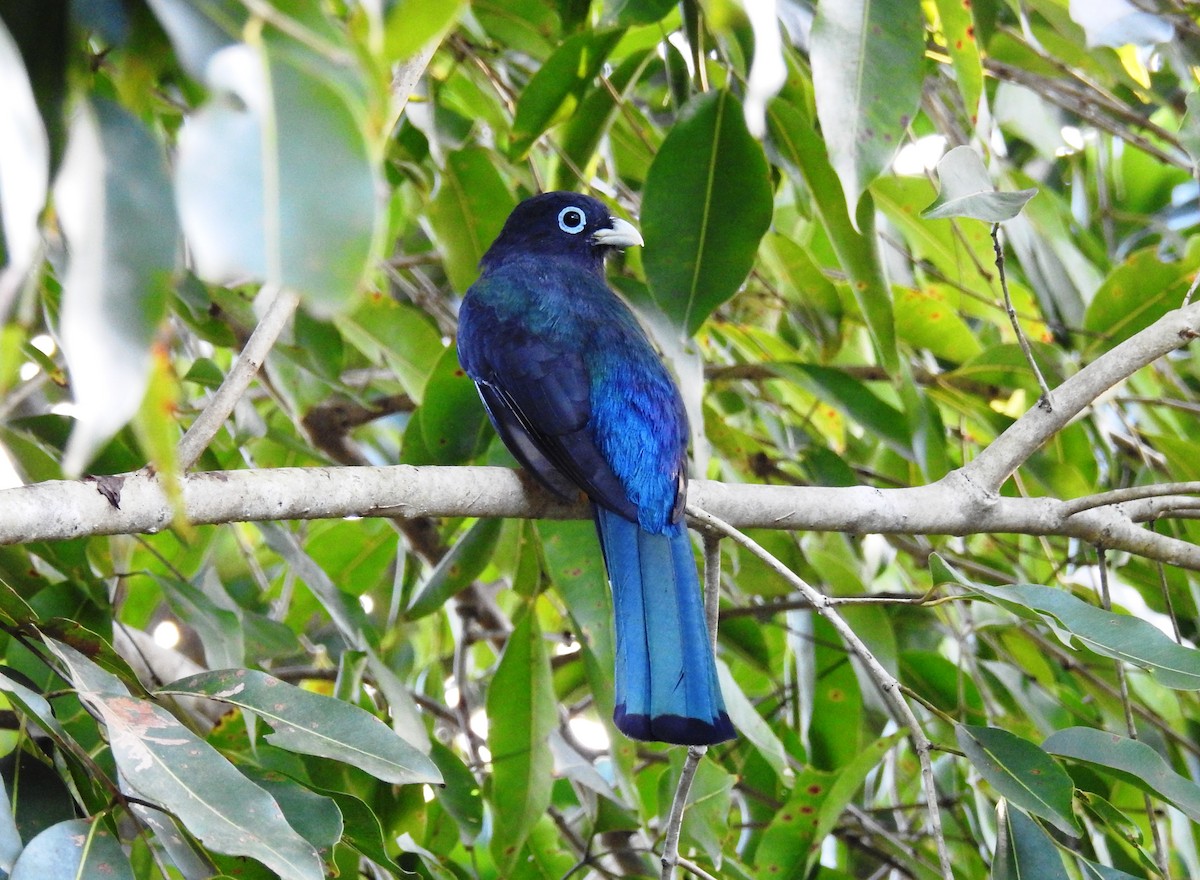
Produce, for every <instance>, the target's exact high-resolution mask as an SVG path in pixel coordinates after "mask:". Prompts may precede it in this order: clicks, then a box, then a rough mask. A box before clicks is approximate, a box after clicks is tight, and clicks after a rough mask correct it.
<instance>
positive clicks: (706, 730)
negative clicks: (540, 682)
mask: <svg viewBox="0 0 1200 880" xmlns="http://www.w3.org/2000/svg"><path fill="white" fill-rule="evenodd" d="M596 527H597V530H598V531H599V533H600V542H601V546H602V547H603V549H604V561H605V565H606V566H607V568H608V577H609V581H610V582H611V583H612V590H613V607H614V611H615V613H616V635H617V646H616V651H617V657H616V704H617V708H616V712H615V713H614V719H615V721H616V724H617V727H618V728H619V729H620V730H621V731H622V732H623V733H625V734H626V735H627V736H630V737H632V738H634V739H642V740H652V741H656V742H668V743H677V744H680V745H707V744H711V743H717V742H721V741H722V740H727V739H730V738H732V737H733V736H734V735H735V733H734V730H733V725H732V724H730V722H729V716H728V715H727V714H726V713H725V704H724V702H723V701H722V699H721V690H720V686H719V685H718V684H717V669H716V661H715V659H714V657H713V652H712V645H711V643H710V642H709V638H708V627H707V625H706V623H705V620H704V607H703V604H702V601H701V596H700V583H699V580H698V578H697V576H696V562H695V559H694V557H693V556H692V545H691V541H690V539H689V538H688V534H687V530H686V529H685V528H684V527H683V525H682V524H681V525H678V526H673V527H671V528H670V529H669V530H668V531H667V532H666V533H664V534H653V533H651V532H647V531H645V530H644V529H642V528H640V527H639V526H638V525H637V524H636V523H633V522H630V521H629V520H627V519H625V518H624V517H622V516H619V515H617V514H615V513H613V512H611V511H608V510H605V509H603V508H599V507H598V508H596Z"/></svg>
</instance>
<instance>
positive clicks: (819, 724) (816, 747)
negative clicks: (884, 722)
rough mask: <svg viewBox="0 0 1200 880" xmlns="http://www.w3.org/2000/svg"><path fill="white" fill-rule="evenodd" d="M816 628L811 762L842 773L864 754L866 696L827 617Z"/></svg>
mask: <svg viewBox="0 0 1200 880" xmlns="http://www.w3.org/2000/svg"><path fill="white" fill-rule="evenodd" d="M812 627H813V629H812V633H813V649H812V660H813V683H812V689H813V690H812V721H811V722H809V728H808V741H809V752H810V760H811V761H812V763H813V765H814V766H816V767H819V768H821V769H823V770H840V769H841V768H842V767H845V766H846V765H847V764H849V763H851V762H852V761H853V760H854V759H855V758H856V757H858V756H859V755H860V754H862V745H863V695H862V690H861V689H860V688H859V686H858V675H857V674H856V673H855V671H854V664H852V663H851V662H850V653H849V651H848V650H847V649H846V646H845V643H844V642H843V641H842V639H841V636H839V635H838V633H837V630H835V629H834V628H833V625H832V624H831V623H829V621H827V620H826V619H825V618H824V617H817V618H815V619H814V620H813V623H812Z"/></svg>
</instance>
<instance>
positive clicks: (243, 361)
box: [178, 285, 300, 471]
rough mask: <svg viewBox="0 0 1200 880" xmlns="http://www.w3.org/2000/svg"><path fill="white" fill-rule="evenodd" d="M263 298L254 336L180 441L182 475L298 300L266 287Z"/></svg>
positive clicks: (232, 404) (233, 402)
mask: <svg viewBox="0 0 1200 880" xmlns="http://www.w3.org/2000/svg"><path fill="white" fill-rule="evenodd" d="M262 295H270V296H271V303H270V305H268V306H267V310H266V312H265V313H264V314H263V316H262V318H261V319H260V320H259V322H258V326H257V327H255V328H254V332H253V333H251V334H250V338H249V339H248V340H246V345H245V347H244V348H243V349H242V352H241V354H239V355H238V359H237V360H236V361H235V362H234V364H233V366H232V367H231V368H230V370H229V373H228V374H227V375H226V376H225V381H224V382H222V383H221V387H220V388H218V389H217V392H216V394H214V395H213V397H212V399H211V400H210V401H209V402H208V405H207V406H206V407H204V411H203V412H201V413H200V415H198V416H197V417H196V420H195V421H194V422H192V425H191V427H190V428H188V429H187V432H186V433H185V434H184V435H183V438H182V439H181V440H180V441H179V452H178V455H179V469H180V470H181V471H186V470H188V469H189V468H191V467H192V465H194V464H195V463H196V462H197V461H198V460H199V458H200V456H201V454H202V453H203V452H204V450H205V449H207V448H208V444H209V443H211V442H212V438H213V437H215V436H216V434H217V431H219V430H220V429H221V426H222V425H223V424H225V420H226V419H227V418H229V414H230V413H231V412H233V408H234V407H235V406H236V405H237V402H238V401H239V400H241V399H242V395H243V394H245V393H246V389H247V388H248V387H249V386H250V382H251V381H253V379H254V377H255V376H256V375H258V371H259V368H260V367H262V364H263V361H264V360H266V357H267V353H268V352H270V350H271V348H272V346H274V345H275V340H277V339H278V338H279V334H280V333H282V332H283V328H284V327H285V326H287V322H288V321H289V320H291V317H292V314H293V313H294V312H295V311H296V306H297V305H298V304H299V302H300V298H299V297H298V296H297V295H296V294H295V293H293V292H292V291H290V290H285V289H281V288H274V289H273V295H272V287H271V286H269V285H268V286H265V287H264V288H263V294H262Z"/></svg>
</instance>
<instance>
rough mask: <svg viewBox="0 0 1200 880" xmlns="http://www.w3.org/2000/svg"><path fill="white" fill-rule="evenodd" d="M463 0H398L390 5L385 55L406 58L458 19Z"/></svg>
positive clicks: (390, 59) (389, 59)
mask: <svg viewBox="0 0 1200 880" xmlns="http://www.w3.org/2000/svg"><path fill="white" fill-rule="evenodd" d="M462 6H463V0H396V2H395V3H391V4H389V5H388V7H387V10H388V12H387V22H386V31H385V41H384V54H385V55H386V57H387V60H388V61H404V60H405V59H407V58H410V57H412V56H413V55H416V54H417V52H418V51H420V50H421V49H422V48H423V47H424V46H425V45H426V44H427V43H429V42H431V41H432V40H434V39H435V38H437V37H438V36H439V35H441V34H444V33H445V32H446V31H447V30H448V29H449V28H450V26H451V25H452V24H454V20H455V19H456V18H458V13H459V10H460V9H461V8H462Z"/></svg>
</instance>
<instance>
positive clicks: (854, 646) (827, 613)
mask: <svg viewBox="0 0 1200 880" xmlns="http://www.w3.org/2000/svg"><path fill="white" fill-rule="evenodd" d="M687 513H688V516H690V517H692V518H693V519H695V520H697V521H699V522H701V523H703V524H704V525H706V526H708V527H709V528H710V529H714V530H716V531H718V532H720V533H722V534H724V535H726V536H728V537H730V538H732V539H733V540H734V541H736V542H737V543H738V544H740V545H741V546H743V547H745V548H746V549H747V550H749V551H750V552H751V553H753V554H754V555H755V556H757V557H758V558H759V559H760V560H762V562H764V563H765V564H766V565H767V566H768V567H769V568H770V569H771V570H772V571H774V572H776V573H777V574H779V575H780V576H782V577H783V578H785V579H786V580H787V581H788V582H789V583H791V584H792V586H793V587H794V588H795V589H797V590H798V591H800V592H801V593H803V594H804V595H805V596H806V597H807V598H808V599H809V600H810V601H811V602H812V603H813V605H814V607H815V608H816V609H817V612H818V613H819V614H820V615H821V616H822V617H824V618H825V619H826V620H828V621H829V623H830V624H831V625H832V626H833V628H834V629H835V630H836V631H837V633H838V635H839V636H841V638H842V640H843V641H844V642H845V643H846V645H847V646H848V647H849V648H850V650H851V651H852V652H853V653H854V654H855V655H856V656H857V657H858V659H859V660H860V661H861V662H862V664H863V666H864V668H865V669H866V670H867V673H868V674H869V675H870V676H871V679H872V680H873V681H874V682H875V685H876V687H877V688H878V689H879V693H880V695H881V696H882V697H883V700H884V702H885V703H887V705H888V707H889V709H890V710H891V712H892V715H893V717H894V718H895V719H896V721H897V722H899V723H902V724H903V725H904V726H905V727H907V728H908V733H909V741H910V742H911V743H912V747H913V751H914V752H915V753H916V755H917V760H918V761H919V762H920V764H921V777H922V780H923V783H924V788H925V802H926V809H927V810H928V812H929V825H930V829H931V833H932V836H933V839H934V844H935V846H936V847H937V854H938V863H939V864H940V866H941V873H942V876H943V878H945V880H953V878H954V873H953V870H952V868H951V863H950V852H949V849H948V848H947V846H946V835H945V833H944V832H943V830H942V814H941V810H940V809H939V807H938V796H937V786H936V782H935V779H934V776H933V762H932V761H931V760H930V758H929V752H930V748H931V744H930V742H929V738H928V737H926V736H925V731H924V730H923V729H922V728H921V722H920V721H919V720H918V719H917V716H916V715H915V714H914V713H913V711H912V708H911V707H910V706H909V705H908V702H907V701H906V700H905V699H904V697H903V696H902V695H901V692H900V682H899V681H897V680H896V678H895V677H894V676H893V675H892V674H891V673H890V672H888V671H887V670H886V669H885V668H884V667H883V665H882V664H881V663H880V662H879V661H878V660H877V659H875V655H874V654H872V653H871V650H870V649H869V648H868V647H867V646H866V644H865V643H864V642H863V641H862V639H860V638H859V637H858V635H857V633H855V632H854V630H853V629H851V627H850V626H849V625H848V624H847V623H846V621H845V620H843V619H842V616H841V615H840V614H838V613H837V611H836V610H834V608H833V607H832V606H830V605H829V604H827V603H826V601H825V599H826V597H825V596H824V595H823V594H822V593H821V592H819V591H818V590H816V589H814V588H813V587H812V586H810V585H809V584H808V583H807V582H806V581H805V580H804V579H803V578H801V577H800V576H799V575H797V574H796V573H795V572H793V571H792V570H791V569H789V568H788V567H787V566H786V565H784V564H783V563H782V562H780V561H779V560H778V559H776V558H775V557H774V556H773V555H772V554H771V553H769V552H768V551H767V550H765V549H764V548H763V547H761V546H760V545H759V544H758V543H757V542H756V541H754V540H752V539H751V538H749V537H747V536H746V535H745V534H743V533H742V532H739V531H738V530H737V529H735V528H733V527H732V526H730V525H728V524H727V523H725V522H723V521H722V520H720V519H718V518H717V517H715V516H713V515H712V514H710V513H708V512H707V511H704V510H701V509H700V508H698V507H695V506H694V505H691V504H689V505H688V507H687ZM664 880H665V877H664Z"/></svg>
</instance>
